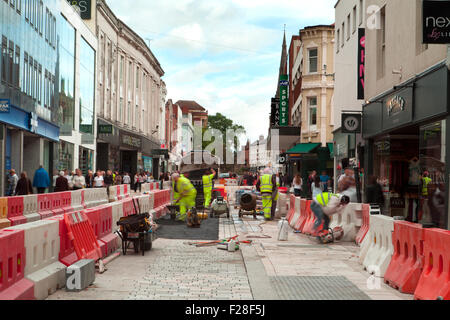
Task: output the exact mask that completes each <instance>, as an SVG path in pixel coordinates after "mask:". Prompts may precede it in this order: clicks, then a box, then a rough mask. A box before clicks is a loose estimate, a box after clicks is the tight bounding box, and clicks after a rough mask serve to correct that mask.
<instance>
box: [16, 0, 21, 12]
mask: <svg viewBox="0 0 450 320" xmlns="http://www.w3.org/2000/svg"><path fill="white" fill-rule="evenodd" d="M16 11H17V13H18V14H20V13H21V12H22V0H17V1H16Z"/></svg>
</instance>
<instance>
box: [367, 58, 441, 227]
mask: <svg viewBox="0 0 450 320" xmlns="http://www.w3.org/2000/svg"><path fill="white" fill-rule="evenodd" d="M448 78H449V72H448V69H447V67H446V66H445V65H444V64H440V65H437V66H435V67H433V68H431V69H429V70H428V71H426V72H424V73H423V74H421V75H418V76H417V77H415V78H414V79H411V80H409V81H407V82H406V83H404V84H402V85H401V86H398V87H396V88H394V90H391V91H389V92H387V93H385V94H383V95H380V96H379V97H377V98H376V99H374V101H373V102H371V103H370V104H367V105H365V106H364V108H363V137H364V139H366V146H367V147H366V148H365V152H366V153H365V162H366V163H365V168H367V173H368V175H374V176H376V178H377V181H378V183H380V184H381V186H382V188H383V193H384V198H385V202H384V206H383V208H382V213H383V214H385V215H388V216H403V217H405V219H406V220H407V221H412V222H419V223H422V224H423V225H426V226H434V227H439V228H444V229H447V226H448V187H449V184H448V178H447V177H449V174H450V172H449V166H448V165H446V160H447V159H448V157H449V156H450V154H449V152H450V147H449V146H448V144H447V143H446V141H448V139H449V138H450V137H449V135H448V133H449V132H448V131H449V130H447V126H448V124H449V122H448V121H449V120H450V118H449V110H448V106H449V101H448V99H449V97H448V88H449V81H448ZM367 180H368V179H367Z"/></svg>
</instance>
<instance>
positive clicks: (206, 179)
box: [202, 174, 214, 190]
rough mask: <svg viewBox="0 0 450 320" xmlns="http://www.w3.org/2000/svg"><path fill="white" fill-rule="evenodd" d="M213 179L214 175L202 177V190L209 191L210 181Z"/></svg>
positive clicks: (210, 187)
mask: <svg viewBox="0 0 450 320" xmlns="http://www.w3.org/2000/svg"><path fill="white" fill-rule="evenodd" d="M213 178H214V174H209V175H204V176H203V177H202V180H203V189H205V190H210V189H212V180H213Z"/></svg>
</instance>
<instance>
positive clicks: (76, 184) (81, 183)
mask: <svg viewBox="0 0 450 320" xmlns="http://www.w3.org/2000/svg"><path fill="white" fill-rule="evenodd" d="M75 173H76V175H75V176H74V177H73V190H80V189H83V188H85V187H86V179H85V178H84V177H83V175H82V174H81V170H80V169H76V170H75Z"/></svg>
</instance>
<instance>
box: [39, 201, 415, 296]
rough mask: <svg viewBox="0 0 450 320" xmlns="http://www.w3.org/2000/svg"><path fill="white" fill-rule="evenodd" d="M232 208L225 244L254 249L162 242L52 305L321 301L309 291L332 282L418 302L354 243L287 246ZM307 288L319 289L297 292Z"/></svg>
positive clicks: (297, 237) (292, 240) (296, 237)
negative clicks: (232, 240)
mask: <svg viewBox="0 0 450 320" xmlns="http://www.w3.org/2000/svg"><path fill="white" fill-rule="evenodd" d="M231 209H232V219H230V220H228V219H226V218H221V219H220V227H219V239H225V238H229V237H232V236H235V235H236V234H238V235H239V239H240V240H252V241H253V244H252V245H246V244H243V245H241V250H239V251H237V252H234V253H229V252H227V251H223V250H218V249H217V247H216V246H208V247H195V246H191V245H188V242H187V241H186V240H168V239H157V240H156V241H155V242H154V243H153V249H152V250H151V251H150V252H147V253H146V254H145V256H144V257H142V256H141V255H135V254H134V253H131V251H130V254H129V255H127V256H120V257H119V258H117V259H116V260H114V261H112V262H111V263H110V264H108V265H107V268H108V270H107V271H106V272H105V273H103V274H97V275H96V280H95V283H94V285H93V286H91V287H90V288H88V289H87V290H84V291H82V292H80V293H67V292H65V291H64V290H59V291H58V292H56V293H55V294H53V295H51V296H50V297H49V298H48V299H49V300H75V299H81V300H96V299H102V300H103V299H105V300H111V299H117V300H122V299H127V300H189V299H193V300H219V299H221V300H222V299H223V300H249V299H255V300H262V299H265V300H280V299H281V300H283V299H293V300H297V299H306V298H307V297H317V292H312V291H311V292H305V290H315V289H314V286H316V287H318V286H319V285H320V286H322V288H324V286H325V287H326V282H325V284H324V283H323V281H322V282H321V283H318V282H317V283H315V282H314V281H315V279H322V280H323V278H324V277H330V276H332V277H335V278H336V279H337V278H339V279H341V280H342V281H344V282H345V281H347V283H351V284H353V285H354V287H353V288H352V290H354V292H355V294H358V295H359V296H362V297H368V298H370V299H373V300H412V299H413V296H412V295H405V294H401V293H400V292H399V291H397V290H394V289H393V288H391V287H389V286H387V285H386V284H384V283H383V279H380V278H374V277H372V276H370V275H369V274H368V273H367V272H365V271H364V270H363V268H362V266H361V265H360V264H359V262H358V253H359V248H358V247H357V246H356V245H355V244H354V243H339V242H338V243H334V244H330V245H319V244H318V243H317V242H316V240H315V239H314V238H312V237H308V236H305V235H301V234H294V233H293V232H290V234H289V240H288V241H283V242H281V241H277V233H278V228H277V223H278V222H277V221H271V222H264V221H263V219H262V217H261V216H259V217H258V219H257V220H254V219H253V217H252V216H245V217H243V218H242V219H241V218H239V217H238V215H237V212H236V210H234V206H231ZM289 279H292V281H290V280H289ZM302 281H303V282H304V281H306V282H304V283H311V281H312V285H311V286H309V285H307V286H300V285H296V283H297V284H298V283H301V282H302ZM335 287H336V286H335ZM305 288H310V289H305ZM337 288H338V289H339V286H338V287H337ZM336 292H337V291H336ZM327 294H329V295H330V294H331V293H330V292H327ZM354 297H355V298H356V297H357V295H354Z"/></svg>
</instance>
